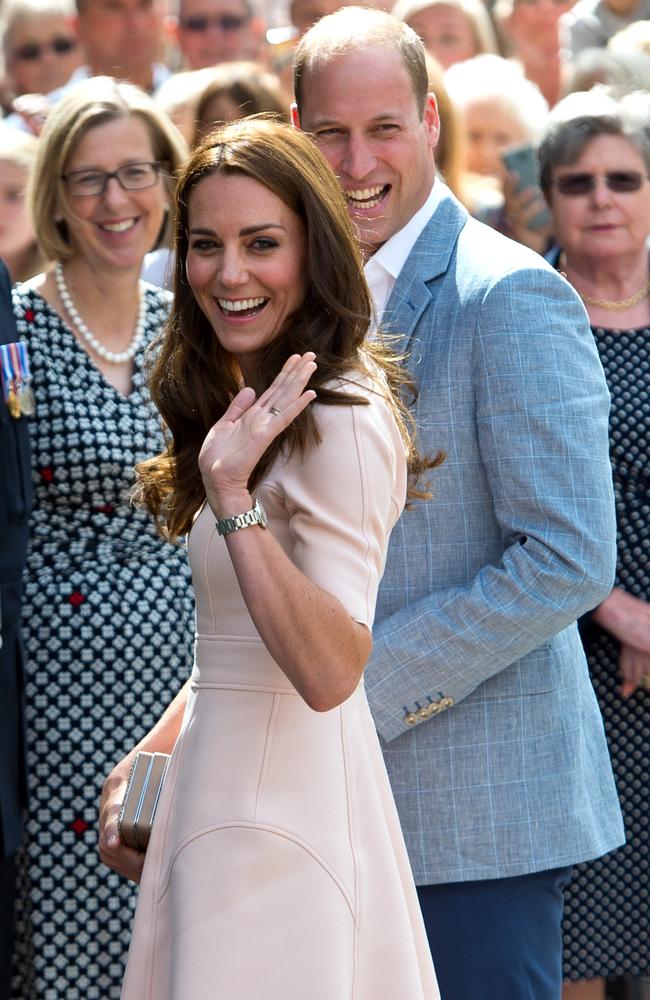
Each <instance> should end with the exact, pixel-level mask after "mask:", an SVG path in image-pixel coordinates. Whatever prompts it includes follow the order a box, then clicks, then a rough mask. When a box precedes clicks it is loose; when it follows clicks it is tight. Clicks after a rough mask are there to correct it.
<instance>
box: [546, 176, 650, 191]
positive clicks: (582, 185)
mask: <svg viewBox="0 0 650 1000" xmlns="http://www.w3.org/2000/svg"><path fill="white" fill-rule="evenodd" d="M599 177H602V178H603V180H604V181H605V184H606V185H607V187H608V188H609V190H610V191H615V192H616V193H617V194H628V193H631V192H632V191H638V190H639V188H640V187H641V185H642V184H643V183H644V181H646V180H647V179H648V178H647V177H645V176H644V175H643V174H640V173H639V172H638V171H637V170H610V171H609V172H608V173H606V174H564V176H562V177H556V178H555V179H554V180H553V181H551V184H552V185H553V186H554V187H556V188H557V189H558V191H559V192H560V194H565V195H568V196H569V197H574V196H578V195H581V194H589V193H590V192H591V191H593V190H594V188H595V187H596V181H597V180H598V178H599Z"/></svg>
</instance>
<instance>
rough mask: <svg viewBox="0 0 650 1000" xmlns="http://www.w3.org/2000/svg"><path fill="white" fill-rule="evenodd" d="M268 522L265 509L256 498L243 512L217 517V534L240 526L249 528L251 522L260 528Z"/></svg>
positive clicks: (264, 526) (226, 532)
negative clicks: (249, 507) (253, 503)
mask: <svg viewBox="0 0 650 1000" xmlns="http://www.w3.org/2000/svg"><path fill="white" fill-rule="evenodd" d="M268 523H269V522H268V521H267V518H266V511H265V510H264V508H263V507H262V504H261V503H260V501H259V500H257V499H256V500H255V506H254V507H251V509H250V510H246V511H244V513H243V514H235V515H234V517H218V518H217V534H219V535H222V536H223V535H229V534H231V532H233V531H239V529H240V528H250V526H251V525H252V524H259V526H260V528H266V527H267V526H268Z"/></svg>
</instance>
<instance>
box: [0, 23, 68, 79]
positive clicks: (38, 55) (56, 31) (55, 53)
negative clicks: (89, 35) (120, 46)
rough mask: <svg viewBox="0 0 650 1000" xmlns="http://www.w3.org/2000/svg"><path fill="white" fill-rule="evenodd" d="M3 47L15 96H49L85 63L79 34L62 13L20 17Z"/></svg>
mask: <svg viewBox="0 0 650 1000" xmlns="http://www.w3.org/2000/svg"><path fill="white" fill-rule="evenodd" d="M4 44H5V50H6V53H7V55H6V63H7V70H8V72H9V76H10V78H11V83H12V86H13V89H14V91H15V92H16V94H48V93H49V92H50V91H51V90H55V89H56V88H57V87H62V86H63V85H64V84H65V83H67V82H68V80H69V79H70V77H71V75H72V73H73V72H74V70H75V69H77V67H78V66H80V65H81V63H82V61H83V52H82V50H81V46H80V45H79V41H78V38H77V35H76V32H75V31H74V29H73V27H72V24H71V22H70V19H69V18H67V17H64V16H63V15H62V14H40V13H39V14H38V16H36V17H26V18H21V19H20V20H19V21H18V22H17V23H16V24H15V25H14V26H13V28H12V29H11V32H10V34H9V37H8V38H5V42H4Z"/></svg>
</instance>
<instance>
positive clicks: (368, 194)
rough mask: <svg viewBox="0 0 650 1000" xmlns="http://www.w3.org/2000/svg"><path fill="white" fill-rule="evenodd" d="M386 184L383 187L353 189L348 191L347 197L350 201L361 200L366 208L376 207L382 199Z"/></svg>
mask: <svg viewBox="0 0 650 1000" xmlns="http://www.w3.org/2000/svg"><path fill="white" fill-rule="evenodd" d="M385 186H386V185H385V184H382V185H381V187H371V188H358V189H356V190H353V191H346V192H345V194H346V197H347V199H348V201H350V202H353V203H354V202H361V203H362V204H363V207H364V208H374V207H375V205H378V204H379V202H380V201H381V195H382V193H383V191H384V188H385Z"/></svg>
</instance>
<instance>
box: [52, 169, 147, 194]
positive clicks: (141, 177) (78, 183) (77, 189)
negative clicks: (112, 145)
mask: <svg viewBox="0 0 650 1000" xmlns="http://www.w3.org/2000/svg"><path fill="white" fill-rule="evenodd" d="M162 167H163V165H162V163H158V162H155V163H125V164H124V166H123V167H118V168H117V170H112V171H108V170H73V171H72V172H71V173H69V174H61V180H62V181H64V182H65V184H66V186H67V188H68V191H69V193H70V194H71V195H72V196H73V197H74V198H87V197H90V196H92V195H98V194H103V193H104V191H105V190H106V187H107V185H108V182H109V181H110V179H111V177H114V178H115V180H116V181H117V183H118V184H119V185H120V187H122V188H123V189H124V190H125V191H142V190H144V188H148V187H153V185H154V184H155V183H156V181H157V180H158V176H159V174H160V172H161V170H162Z"/></svg>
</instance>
